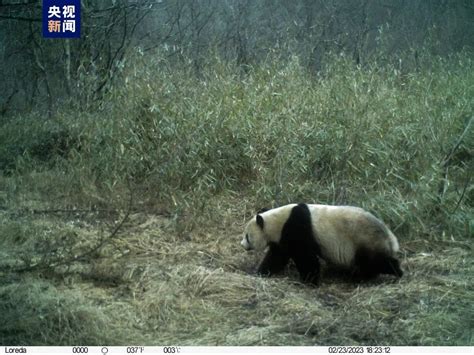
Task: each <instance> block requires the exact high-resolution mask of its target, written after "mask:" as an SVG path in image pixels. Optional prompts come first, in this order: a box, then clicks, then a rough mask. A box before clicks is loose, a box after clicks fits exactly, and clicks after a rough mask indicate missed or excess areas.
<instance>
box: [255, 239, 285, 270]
mask: <svg viewBox="0 0 474 355" xmlns="http://www.w3.org/2000/svg"><path fill="white" fill-rule="evenodd" d="M289 259H290V257H289V255H288V253H286V252H285V251H284V250H283V249H282V248H280V247H279V246H278V245H277V244H270V249H269V250H268V252H267V254H266V255H265V257H264V258H263V260H262V262H261V263H260V265H259V267H258V270H257V273H258V274H260V275H263V276H270V275H273V274H277V273H279V272H281V271H283V269H284V268H285V266H286V265H287V264H288V261H289Z"/></svg>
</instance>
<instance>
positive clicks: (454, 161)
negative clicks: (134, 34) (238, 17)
mask: <svg viewBox="0 0 474 355" xmlns="http://www.w3.org/2000/svg"><path fill="white" fill-rule="evenodd" d="M471 58H472V56H470V55H468V54H463V55H459V56H456V57H452V58H449V59H440V58H431V57H430V58H424V57H423V56H421V57H420V63H421V64H420V67H419V68H417V69H416V70H413V71H411V72H401V71H400V70H398V69H397V68H396V67H393V66H390V65H388V64H384V65H380V64H377V63H374V64H373V66H368V67H364V68H361V67H357V66H355V65H353V64H352V63H351V62H350V61H349V60H347V59H346V58H344V57H334V58H332V60H331V61H330V62H331V64H330V65H328V66H327V67H326V69H325V70H324V72H322V73H320V74H318V75H315V74H314V73H308V72H307V71H306V70H305V69H304V68H302V67H301V66H300V65H299V62H298V59H297V58H293V59H291V60H289V61H278V60H269V61H268V62H267V63H262V64H261V65H259V66H255V67H253V68H247V69H248V70H247V72H243V71H241V70H239V69H238V68H234V67H232V66H230V65H227V64H225V63H221V62H220V61H218V60H215V61H212V62H211V63H210V64H209V68H205V69H204V71H203V72H202V73H201V75H200V76H196V75H194V74H193V73H191V72H189V71H187V70H182V69H177V68H172V67H171V66H168V65H167V63H166V62H165V61H164V60H162V59H160V57H159V56H157V58H155V59H153V60H152V61H149V60H148V59H146V58H142V57H136V58H134V59H133V60H132V61H130V62H129V63H131V64H128V65H127V66H125V69H124V71H123V73H122V77H121V80H122V81H121V82H120V83H119V84H120V85H117V87H116V88H114V89H113V90H111V91H110V93H109V95H108V97H106V98H104V100H102V101H101V102H98V103H97V104H96V106H93V107H89V108H88V109H81V110H79V109H78V108H74V107H72V108H71V107H65V108H63V109H62V110H60V111H59V112H58V113H57V114H56V115H54V117H53V118H52V119H44V117H43V116H41V115H40V114H39V113H34V112H33V113H30V114H25V115H22V116H21V117H9V118H4V119H2V121H1V122H0V124H1V129H0V170H1V172H2V175H1V176H0V314H1V319H2V322H0V343H1V344H29V345H46V344H56V345H66V344H68V345H71V344H89V345H93V344H97V345H99V344H104V343H106V344H117V345H118V344H132V343H133V344H149V345H151V344H157V345H158V344H159V345H165V344H181V345H313V344H316V345H330V344H367V345H369V344H370V345H375V344H390V345H472V344H473V343H474V339H473V326H474V313H473V307H472V304H473V303H474V292H473V291H474V290H473V288H474V286H473V285H474V283H473V281H474V280H473V277H474V256H473V253H472V238H473V230H474V219H473V211H474V209H473V200H474V195H473V194H474V188H473V184H472V180H471V178H472V164H473V142H474V139H473V138H474V137H473V132H474V130H473V126H474V125H473V124H472V114H473V112H474V102H473V101H472V97H474V68H473V62H472V59H471ZM130 193H131V194H132V200H131V203H130V202H129V198H128V196H129V194H130ZM299 201H305V202H317V203H328V204H352V205H358V206H361V207H364V208H366V209H368V210H370V211H371V212H373V213H374V214H376V215H377V216H379V217H381V218H382V219H383V220H384V221H385V222H387V224H388V225H389V226H390V227H391V228H392V230H393V231H394V232H395V234H396V235H397V236H398V237H399V241H400V245H401V254H400V257H401V260H402V267H403V269H404V270H405V275H404V277H403V278H402V279H401V280H400V281H395V280H393V279H391V278H389V277H381V278H379V279H377V280H375V281H373V282H370V283H364V284H354V283H351V282H350V281H349V280H347V279H344V278H343V277H341V276H338V275H334V274H332V273H330V272H324V274H323V279H322V284H321V286H320V287H318V288H312V287H309V286H307V285H304V284H301V283H300V282H299V281H298V276H297V273H296V272H295V269H294V267H292V266H291V265H290V266H289V268H288V270H286V272H285V273H284V274H283V275H281V276H280V277H274V278H270V279H265V278H259V277H255V276H253V275H252V274H251V270H252V269H253V268H254V267H255V266H256V264H257V263H258V261H259V259H260V258H261V257H262V256H261V255H257V254H253V253H247V252H245V251H244V250H243V249H241V247H240V245H239V242H240V238H241V233H242V230H243V226H244V225H245V222H246V220H247V219H248V218H250V216H252V214H253V213H254V212H255V211H256V210H257V209H258V208H261V207H270V206H275V205H281V204H284V203H288V202H299ZM127 211H128V212H127ZM125 216H127V218H126V219H125V222H124V224H123V225H120V223H121V222H120V221H122V220H124V217H125ZM119 225H120V228H116V227H117V226H119ZM114 231H115V232H114Z"/></svg>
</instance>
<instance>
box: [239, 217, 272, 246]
mask: <svg viewBox="0 0 474 355" xmlns="http://www.w3.org/2000/svg"><path fill="white" fill-rule="evenodd" d="M258 217H260V216H258ZM258 217H257V216H256V217H253V218H252V220H250V222H249V223H247V226H246V227H245V231H244V236H243V238H242V241H241V242H240V245H242V246H243V247H244V248H245V250H254V249H255V250H263V249H265V247H266V246H267V241H266V239H265V233H264V232H263V229H262V227H260V226H259V225H258V224H257V218H258ZM260 218H261V217H260Z"/></svg>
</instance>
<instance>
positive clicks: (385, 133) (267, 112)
mask: <svg viewBox="0 0 474 355" xmlns="http://www.w3.org/2000/svg"><path fill="white" fill-rule="evenodd" d="M420 58H421V59H420V63H421V64H420V66H419V68H418V70H417V71H412V72H402V71H401V70H400V69H399V68H398V67H395V66H394V65H391V64H387V63H385V64H384V65H378V64H377V63H375V62H374V63H373V64H370V65H369V64H368V65H366V66H364V67H361V66H356V65H355V64H354V63H353V61H352V60H351V59H349V58H346V57H345V56H341V55H332V56H328V58H327V59H326V61H327V64H326V66H325V70H324V71H323V72H321V73H319V74H318V75H313V74H311V73H310V72H308V70H307V69H305V68H304V67H303V66H302V65H301V64H300V62H299V59H298V58H297V57H293V58H290V59H289V60H283V59H279V58H276V57H275V58H268V60H267V61H266V62H264V63H262V64H259V65H257V66H255V67H247V69H246V71H245V72H242V70H241V69H240V68H238V67H236V66H233V65H231V64H228V63H225V62H222V61H220V60H219V59H218V58H211V59H210V60H209V62H208V65H207V67H205V68H203V70H202V72H201V75H199V76H197V75H195V74H194V72H193V71H192V70H191V69H188V68H184V69H183V68H176V67H174V66H172V65H170V64H169V63H168V62H167V61H166V60H165V59H163V58H162V57H161V56H160V54H159V53H156V55H155V56H154V57H152V56H144V55H143V54H140V53H137V54H135V55H133V56H132V57H130V58H129V59H128V61H127V63H128V64H126V65H125V67H124V69H123V73H122V75H123V76H122V78H121V79H122V85H118V86H116V87H115V88H114V89H113V90H112V91H111V92H110V93H109V94H108V97H106V98H105V99H104V101H102V102H101V105H100V107H99V108H98V109H97V110H95V111H94V112H83V111H80V110H79V108H77V110H75V111H74V113H72V112H71V111H70V110H69V109H68V108H65V109H64V110H63V112H61V113H59V114H58V115H57V117H56V118H55V120H56V121H57V122H61V124H60V127H64V128H63V129H62V130H61V131H59V132H61V133H58V132H56V133H55V131H54V130H51V129H46V127H47V125H46V124H44V125H43V126H42V125H40V124H37V126H38V125H39V126H40V127H43V128H42V129H40V130H39V133H37V134H36V135H35V139H32V137H33V133H32V132H33V128H31V129H25V128H24V127H23V126H22V123H21V122H20V121H18V122H16V123H15V126H14V127H17V126H18V127H20V128H15V129H18V130H20V129H25V134H24V135H22V138H21V142H17V141H12V139H15V140H18V138H17V136H18V134H15V131H12V128H9V127H10V126H11V125H12V124H7V125H6V128H7V131H8V129H9V132H10V133H5V136H11V137H14V138H11V139H7V140H6V141H5V142H6V143H3V141H2V144H0V149H1V151H2V154H1V155H0V156H1V159H3V160H2V162H3V163H2V164H3V165H4V166H7V165H8V166H13V165H14V164H15V162H16V161H17V160H16V159H17V158H15V157H17V156H20V155H22V156H24V152H28V156H29V157H30V158H31V159H33V161H34V162H35V164H40V163H41V162H44V161H47V160H51V159H52V157H53V156H63V157H67V159H62V160H61V164H60V165H59V166H56V169H57V170H58V171H61V174H62V177H60V178H59V177H57V178H52V181H54V183H55V184H56V185H57V186H61V188H63V189H66V192H65V191H62V192H61V193H62V194H66V195H69V196H71V195H73V194H75V195H76V196H77V195H81V196H86V197H85V200H87V198H90V199H94V200H96V201H99V200H102V201H107V197H106V196H110V194H111V193H113V194H114V196H115V195H117V194H119V195H120V194H121V193H122V192H121V191H123V187H124V186H125V185H126V184H127V181H132V182H133V183H134V184H135V186H138V187H141V188H142V190H143V191H146V194H144V195H143V196H140V199H148V200H149V201H155V202H156V203H159V204H164V205H165V206H166V207H168V208H169V209H174V210H179V209H180V208H184V209H186V210H187V211H188V212H189V211H193V214H196V213H197V214H198V215H201V216H204V218H207V217H208V216H209V215H210V213H211V211H209V210H206V201H207V200H208V199H210V198H212V197H213V196H215V195H219V194H223V195H229V194H230V195H231V196H233V195H235V194H240V196H241V198H245V199H247V201H248V203H247V207H249V208H250V209H256V208H258V207H261V206H263V205H267V206H268V205H279V204H284V203H287V202H290V201H291V202H294V201H307V202H318V203H329V204H354V205H360V206H363V207H366V208H368V209H370V210H371V211H373V212H375V213H376V214H378V215H380V217H382V218H383V219H384V220H386V221H387V222H388V223H389V224H390V225H391V226H392V227H396V228H397V229H400V230H401V231H402V232H403V233H404V234H413V235H415V234H416V235H418V234H420V233H422V234H429V235H445V234H448V235H455V236H457V237H459V236H466V234H468V233H471V232H470V228H471V227H470V224H469V223H470V222H469V216H470V215H472V192H473V190H472V183H471V182H470V180H469V177H470V167H472V151H473V146H472V142H473V140H472V133H470V134H468V135H466V136H465V137H464V139H463V140H462V142H461V144H460V145H459V146H458V147H457V149H456V154H457V155H459V157H460V158H459V159H451V161H450V164H449V167H448V168H446V167H445V166H443V162H444V160H445V159H446V157H447V156H448V155H449V153H450V152H451V150H452V149H453V147H454V146H455V145H456V143H457V140H458V139H459V137H460V136H461V135H462V133H463V131H464V130H465V128H466V125H467V122H468V121H469V120H470V119H471V117H472V112H474V107H473V106H474V105H473V102H472V97H474V89H473V88H474V86H473V83H474V74H473V73H474V70H473V62H472V59H471V57H470V56H469V53H465V54H460V55H456V56H453V57H451V58H448V59H442V58H436V57H431V58H430V59H431V60H430V61H429V62H428V61H426V60H425V59H424V57H423V56H422V55H420ZM37 126H35V127H37ZM7 131H4V130H2V132H7ZM12 132H13V133H12ZM58 134H59V135H60V137H61V139H58V138H57V137H58ZM71 137H72V138H71ZM35 142H36V143H35ZM38 142H41V143H38ZM64 142H66V143H64ZM45 146H48V147H49V148H47V149H46V148H44V147H45ZM63 146H65V148H62V147H63ZM25 147H26V148H25ZM41 147H42V148H41ZM50 147H54V148H50ZM40 148H41V149H40ZM20 152H23V153H21V154H20ZM39 152H41V154H40V153H39ZM66 152H67V154H66ZM461 153H462V154H461ZM25 171H27V169H26V170H25ZM30 180H31V179H30ZM66 180H67V181H68V183H67V184H64V182H63V183H61V182H59V181H66ZM68 188H69V190H68ZM73 190H74V191H75V192H74V193H73V192H72V191H73ZM78 191H79V193H78ZM206 213H207V215H206ZM194 217H196V216H194Z"/></svg>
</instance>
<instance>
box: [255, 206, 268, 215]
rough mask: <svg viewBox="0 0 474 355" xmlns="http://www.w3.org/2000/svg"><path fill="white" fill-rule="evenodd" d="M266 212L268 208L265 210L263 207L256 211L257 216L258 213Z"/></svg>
mask: <svg viewBox="0 0 474 355" xmlns="http://www.w3.org/2000/svg"><path fill="white" fill-rule="evenodd" d="M267 211H270V209H269V208H266V207H263V208H260V209H259V210H258V211H257V214H260V213H263V212H267Z"/></svg>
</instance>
